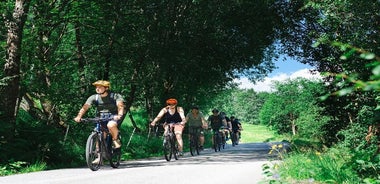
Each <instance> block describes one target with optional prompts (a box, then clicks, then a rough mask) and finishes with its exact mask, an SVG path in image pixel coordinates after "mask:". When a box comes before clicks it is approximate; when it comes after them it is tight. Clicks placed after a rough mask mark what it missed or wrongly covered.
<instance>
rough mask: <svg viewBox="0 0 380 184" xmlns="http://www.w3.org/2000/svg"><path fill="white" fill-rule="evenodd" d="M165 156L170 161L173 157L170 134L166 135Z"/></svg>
mask: <svg viewBox="0 0 380 184" xmlns="http://www.w3.org/2000/svg"><path fill="white" fill-rule="evenodd" d="M163 147H164V156H165V159H166V161H170V160H171V159H172V144H171V141H170V138H169V136H164V143H163Z"/></svg>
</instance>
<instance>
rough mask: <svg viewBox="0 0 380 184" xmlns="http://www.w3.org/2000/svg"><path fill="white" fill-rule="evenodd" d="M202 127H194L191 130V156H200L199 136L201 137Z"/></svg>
mask: <svg viewBox="0 0 380 184" xmlns="http://www.w3.org/2000/svg"><path fill="white" fill-rule="evenodd" d="M201 129H202V128H201V127H194V128H190V129H189V135H190V153H191V156H194V155H195V153H196V154H197V155H199V151H200V145H199V136H200V135H201Z"/></svg>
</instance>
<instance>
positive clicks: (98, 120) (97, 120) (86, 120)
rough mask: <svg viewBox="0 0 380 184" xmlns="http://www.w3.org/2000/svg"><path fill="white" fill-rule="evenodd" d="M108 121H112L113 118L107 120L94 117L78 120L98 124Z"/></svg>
mask: <svg viewBox="0 0 380 184" xmlns="http://www.w3.org/2000/svg"><path fill="white" fill-rule="evenodd" d="M109 120H113V117H109V118H100V117H96V118H82V119H80V121H81V122H93V123H98V122H100V121H109Z"/></svg>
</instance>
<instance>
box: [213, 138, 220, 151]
mask: <svg viewBox="0 0 380 184" xmlns="http://www.w3.org/2000/svg"><path fill="white" fill-rule="evenodd" d="M217 137H218V135H217V134H214V135H213V136H212V139H213V148H214V150H215V152H217V151H218V145H219V142H218V138H217ZM219 151H220V150H219Z"/></svg>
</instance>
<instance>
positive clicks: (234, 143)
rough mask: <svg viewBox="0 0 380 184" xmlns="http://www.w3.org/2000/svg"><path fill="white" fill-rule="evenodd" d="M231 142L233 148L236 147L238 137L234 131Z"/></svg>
mask: <svg viewBox="0 0 380 184" xmlns="http://www.w3.org/2000/svg"><path fill="white" fill-rule="evenodd" d="M231 142H232V146H235V145H236V135H235V133H234V132H233V131H232V132H231Z"/></svg>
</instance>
